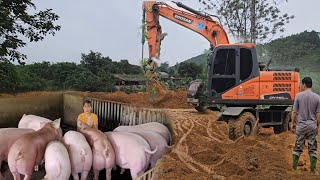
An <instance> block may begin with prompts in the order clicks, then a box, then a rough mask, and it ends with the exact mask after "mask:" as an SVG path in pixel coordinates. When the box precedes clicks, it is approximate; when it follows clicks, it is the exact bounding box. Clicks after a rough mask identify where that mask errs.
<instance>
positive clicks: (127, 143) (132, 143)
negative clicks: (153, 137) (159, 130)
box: [105, 132, 158, 179]
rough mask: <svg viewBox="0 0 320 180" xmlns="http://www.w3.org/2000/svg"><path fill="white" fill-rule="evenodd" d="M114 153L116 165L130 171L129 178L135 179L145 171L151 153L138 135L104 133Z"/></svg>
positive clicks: (152, 152)
mask: <svg viewBox="0 0 320 180" xmlns="http://www.w3.org/2000/svg"><path fill="white" fill-rule="evenodd" d="M105 135H106V136H107V137H108V139H109V141H110V142H111V144H112V146H113V148H114V151H115V153H116V164H117V165H118V166H120V167H121V168H122V169H130V173H131V178H132V179H136V178H137V177H139V176H141V175H142V174H143V173H144V172H145V170H147V168H148V166H149V163H150V155H151V154H154V153H155V152H156V151H157V149H158V147H156V149H154V150H153V151H151V149H150V146H149V144H148V143H147V142H146V141H145V140H144V139H143V138H142V137H141V136H139V135H137V134H133V133H127V132H105Z"/></svg>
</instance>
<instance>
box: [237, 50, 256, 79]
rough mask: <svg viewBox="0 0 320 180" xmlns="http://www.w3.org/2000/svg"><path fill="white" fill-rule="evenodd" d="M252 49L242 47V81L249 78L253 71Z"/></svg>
mask: <svg viewBox="0 0 320 180" xmlns="http://www.w3.org/2000/svg"><path fill="white" fill-rule="evenodd" d="M252 64H253V62H252V55H251V50H250V49H246V48H240V81H244V80H246V79H248V78H249V77H250V75H251V73H252Z"/></svg>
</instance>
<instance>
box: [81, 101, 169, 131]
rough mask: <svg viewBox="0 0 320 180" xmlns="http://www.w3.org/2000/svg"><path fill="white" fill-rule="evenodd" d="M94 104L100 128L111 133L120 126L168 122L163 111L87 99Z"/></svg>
mask: <svg viewBox="0 0 320 180" xmlns="http://www.w3.org/2000/svg"><path fill="white" fill-rule="evenodd" d="M86 99H87V100H90V101H91V103H92V112H93V113H95V114H97V116H98V118H99V128H101V129H102V130H106V131H110V130H113V129H115V128H116V127H118V126H119V125H126V126H133V125H137V124H143V123H147V122H159V123H162V124H164V123H165V122H166V118H167V117H166V114H165V112H163V111H162V110H161V109H148V108H138V107H136V106H133V105H130V104H126V103H119V102H114V101H107V100H101V99H97V98H91V97H86Z"/></svg>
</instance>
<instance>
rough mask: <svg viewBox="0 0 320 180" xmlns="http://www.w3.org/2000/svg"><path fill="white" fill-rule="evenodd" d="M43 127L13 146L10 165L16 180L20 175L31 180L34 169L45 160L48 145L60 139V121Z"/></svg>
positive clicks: (24, 136)
mask: <svg viewBox="0 0 320 180" xmlns="http://www.w3.org/2000/svg"><path fill="white" fill-rule="evenodd" d="M42 126H43V127H42V128H41V129H40V130H38V131H35V132H32V133H28V134H25V135H23V136H22V137H21V138H19V139H18V140H17V141H16V142H14V143H13V145H12V146H11V148H10V150H9V154H8V164H9V168H10V171H11V173H12V175H13V177H14V179H15V180H17V179H20V174H23V175H25V177H24V179H25V180H28V179H30V178H31V175H32V173H33V167H34V166H35V165H39V164H40V162H41V160H42V159H43V158H44V153H45V149H46V146H47V144H48V143H49V142H51V141H56V140H58V139H59V135H58V129H59V127H60V119H58V120H56V121H53V122H52V123H46V124H42Z"/></svg>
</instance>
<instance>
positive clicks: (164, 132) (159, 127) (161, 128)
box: [113, 122, 172, 145]
mask: <svg viewBox="0 0 320 180" xmlns="http://www.w3.org/2000/svg"><path fill="white" fill-rule="evenodd" d="M113 131H114V132H140V131H153V132H156V133H159V134H160V135H161V136H162V137H163V138H164V139H165V140H166V141H167V143H168V144H169V145H170V143H171V141H172V139H171V134H170V131H169V129H168V128H167V127H166V126H165V125H163V124H161V123H158V122H150V123H145V124H139V125H135V126H119V127H117V128H115V129H114V130H113Z"/></svg>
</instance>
